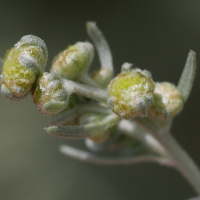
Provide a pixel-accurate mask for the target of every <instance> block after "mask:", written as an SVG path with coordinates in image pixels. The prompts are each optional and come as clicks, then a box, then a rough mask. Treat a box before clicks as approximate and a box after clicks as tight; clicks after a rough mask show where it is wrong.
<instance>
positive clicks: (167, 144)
mask: <svg viewBox="0 0 200 200" xmlns="http://www.w3.org/2000/svg"><path fill="white" fill-rule="evenodd" d="M157 140H159V142H160V144H162V146H163V147H164V148H165V149H166V151H167V152H168V153H169V156H170V157H171V159H173V161H174V163H175V167H176V168H177V169H178V171H180V172H181V174H182V175H183V176H184V177H185V178H186V179H187V180H188V182H189V183H190V184H191V185H192V186H193V188H194V189H195V190H196V192H197V193H198V194H200V171H199V169H198V167H197V165H196V164H195V163H194V161H193V160H192V159H191V158H190V156H189V155H188V154H187V152H185V150H184V149H183V148H182V147H181V146H180V145H179V144H178V143H177V141H176V140H175V139H174V138H173V136H172V135H171V134H170V133H164V134H163V135H158V136H157Z"/></svg>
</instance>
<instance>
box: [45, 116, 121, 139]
mask: <svg viewBox="0 0 200 200" xmlns="http://www.w3.org/2000/svg"><path fill="white" fill-rule="evenodd" d="M119 121H120V118H119V117H118V116H117V115H115V114H111V115H108V116H107V117H105V118H104V119H103V120H102V121H101V122H97V123H90V124H87V125H81V126H50V127H48V128H45V131H46V132H47V133H49V134H50V135H54V136H57V137H61V138H67V139H84V138H87V137H91V136H95V135H97V134H98V133H99V131H103V130H107V129H108V128H110V127H112V126H114V125H115V124H117V123H118V122H119Z"/></svg>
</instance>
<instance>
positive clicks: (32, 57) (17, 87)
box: [1, 35, 48, 100]
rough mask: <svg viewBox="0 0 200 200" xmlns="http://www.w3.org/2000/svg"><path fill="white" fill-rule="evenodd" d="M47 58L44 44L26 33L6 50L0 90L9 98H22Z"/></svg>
mask: <svg viewBox="0 0 200 200" xmlns="http://www.w3.org/2000/svg"><path fill="white" fill-rule="evenodd" d="M47 58H48V52H47V47H46V44H45V43H44V41H43V40H41V39H40V38H38V37H36V36H33V35H27V36H24V37H22V38H21V40H20V41H19V42H18V43H17V44H15V46H14V47H13V48H12V49H10V50H9V51H7V53H6V56H5V62H4V65H3V70H2V83H1V92H2V94H3V95H4V96H6V97H7V98H9V99H11V100H20V99H22V98H24V97H25V96H26V95H27V94H28V93H29V92H30V91H31V89H32V88H33V86H34V85H35V83H36V80H37V78H38V77H39V76H40V75H41V74H42V72H43V70H44V67H45V65H46V62H47Z"/></svg>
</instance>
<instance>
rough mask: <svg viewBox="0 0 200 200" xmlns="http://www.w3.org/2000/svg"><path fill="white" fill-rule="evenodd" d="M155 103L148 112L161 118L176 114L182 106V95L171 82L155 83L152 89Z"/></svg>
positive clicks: (168, 117) (164, 118)
mask: <svg viewBox="0 0 200 200" xmlns="http://www.w3.org/2000/svg"><path fill="white" fill-rule="evenodd" d="M154 100H155V103H154V105H153V106H152V107H151V109H150V110H149V111H150V113H151V114H152V115H153V116H155V117H158V118H161V119H163V120H167V119H170V118H171V117H174V116H175V115H177V114H178V113H179V112H180V111H181V110H182V108H183V103H184V102H183V97H182V95H181V93H180V92H179V91H178V90H177V88H176V86H175V85H174V84H172V83H168V82H162V83H156V88H155V91H154Z"/></svg>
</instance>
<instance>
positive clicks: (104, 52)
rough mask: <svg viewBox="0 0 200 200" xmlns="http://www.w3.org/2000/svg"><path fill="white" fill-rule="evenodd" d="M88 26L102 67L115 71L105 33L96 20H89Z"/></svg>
mask: <svg viewBox="0 0 200 200" xmlns="http://www.w3.org/2000/svg"><path fill="white" fill-rule="evenodd" d="M86 28H87V32H88V35H89V36H90V38H91V39H92V41H93V42H94V44H95V47H96V49H97V52H98V55H99V60H100V63H101V67H105V68H107V69H109V70H110V71H111V72H112V73H113V62H112V54H111V50H110V47H109V45H108V42H107V41H106V39H105V37H104V36H103V33H102V32H101V31H100V30H99V28H98V27H97V25H96V23H95V22H87V23H86Z"/></svg>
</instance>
